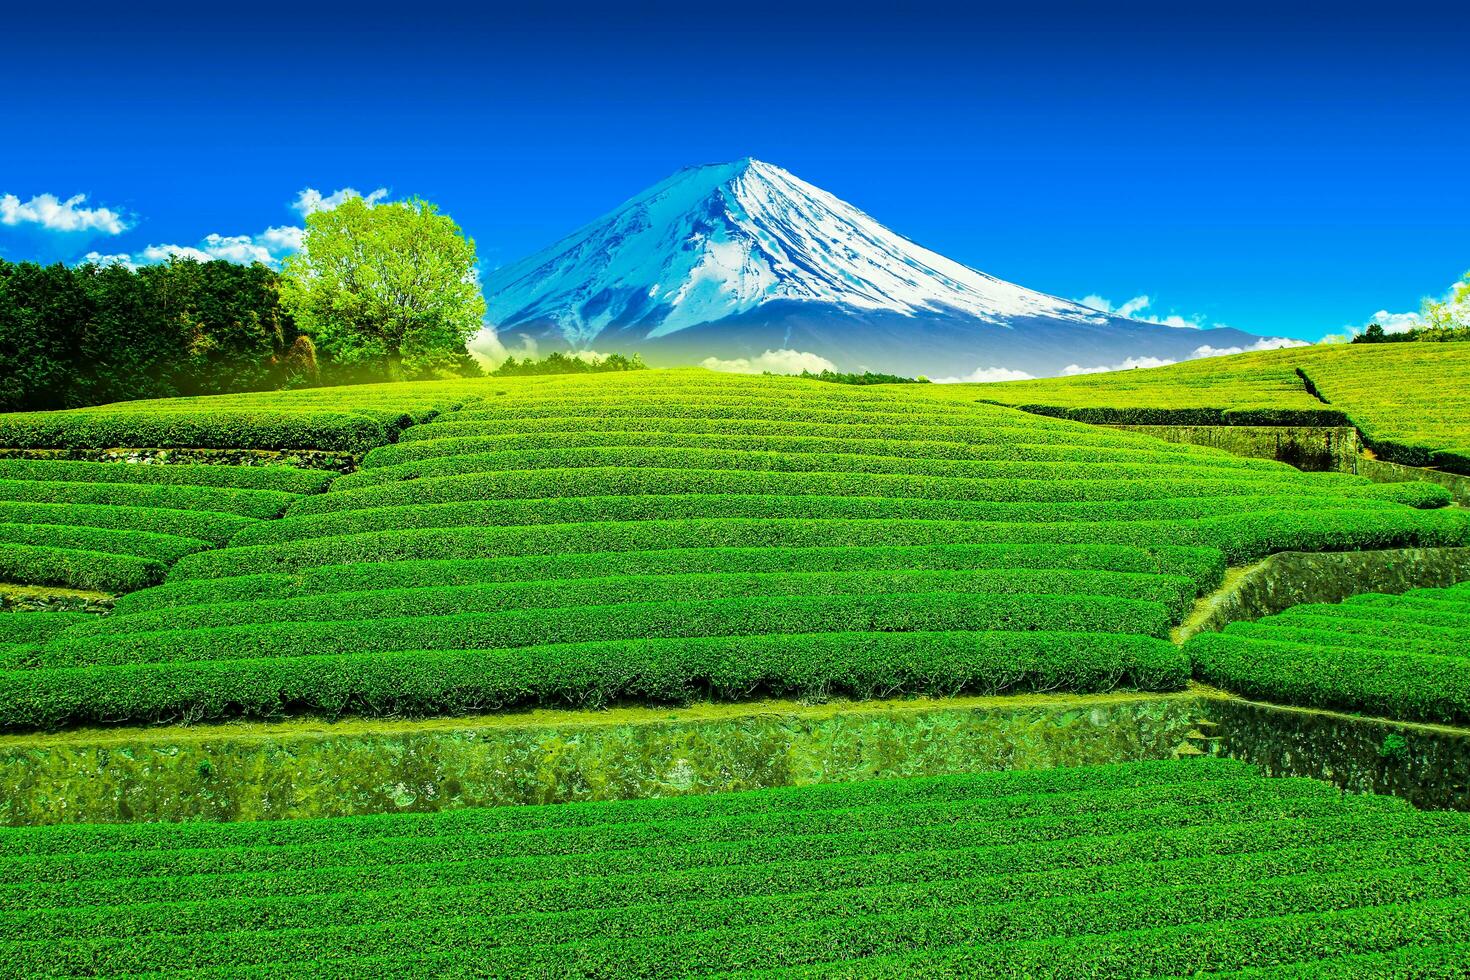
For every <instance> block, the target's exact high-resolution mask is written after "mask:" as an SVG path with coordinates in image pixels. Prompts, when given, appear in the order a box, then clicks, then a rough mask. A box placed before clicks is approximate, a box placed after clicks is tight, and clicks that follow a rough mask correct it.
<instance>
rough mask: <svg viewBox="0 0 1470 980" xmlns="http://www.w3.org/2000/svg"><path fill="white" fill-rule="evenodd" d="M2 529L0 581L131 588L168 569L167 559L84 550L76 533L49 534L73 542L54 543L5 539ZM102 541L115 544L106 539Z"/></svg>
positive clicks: (142, 585)
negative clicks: (59, 544)
mask: <svg viewBox="0 0 1470 980" xmlns="http://www.w3.org/2000/svg"><path fill="white" fill-rule="evenodd" d="M5 530H6V529H5V528H4V527H3V526H0V582H24V583H26V584H28V585H58V586H62V587H64V588H68V589H82V590H84V591H87V592H131V591H133V590H134V589H145V588H147V587H148V586H150V585H154V584H155V583H158V582H161V581H163V576H164V574H165V573H166V572H167V571H168V565H167V563H166V562H165V561H163V560H159V559H157V558H143V557H138V556H136V555H127V554H115V553H112V552H102V551H87V550H85V548H84V547H83V544H85V542H82V541H80V540H79V539H78V538H77V537H75V536H66V535H52V538H51V539H52V540H57V539H60V540H64V541H67V542H69V543H71V544H73V545H75V547H56V546H50V545H44V544H34V545H33V544H21V543H19V542H17V541H15V540H6V539H5V535H4V532H5ZM94 543H96V542H94ZM101 543H102V544H105V545H106V546H108V547H117V545H114V544H113V543H112V542H111V541H107V540H105V539H104V541H102V542H101ZM201 543H202V542H201Z"/></svg>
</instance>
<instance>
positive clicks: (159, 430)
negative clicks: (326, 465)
mask: <svg viewBox="0 0 1470 980" xmlns="http://www.w3.org/2000/svg"><path fill="white" fill-rule="evenodd" d="M400 427H401V425H399V424H397V423H396V422H395V423H394V424H385V422H384V421H383V420H381V419H375V418H373V417H371V416H369V415H366V414H357V413H352V412H346V411H339V412H333V411H320V412H306V411H302V412H286V411H272V410H262V411H233V412H229V411H210V410H206V409H200V410H192V411H191V410H187V409H178V410H169V409H164V410H159V411H155V412H149V413H143V412H121V411H111V410H108V409H90V410H89V409H80V410H78V411H75V412H65V413H54V412H46V413H40V412H37V413H17V414H13V415H0V444H3V445H5V446H15V447H20V448H33V449H110V448H113V447H117V446H140V447H148V448H153V449H167V448H171V447H175V446H178V447H200V448H206V449H208V448H219V449H328V450H331V449H340V450H346V451H349V452H365V451H367V450H368V449H371V448H373V447H374V446H380V445H382V444H384V443H386V442H390V441H392V438H393V434H394V433H395V432H396V431H397V430H398V428H400Z"/></svg>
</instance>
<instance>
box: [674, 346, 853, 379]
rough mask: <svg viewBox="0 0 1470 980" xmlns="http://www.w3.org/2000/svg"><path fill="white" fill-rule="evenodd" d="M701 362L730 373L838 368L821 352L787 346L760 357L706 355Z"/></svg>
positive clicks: (832, 369) (790, 371)
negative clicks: (720, 357) (729, 357)
mask: <svg viewBox="0 0 1470 980" xmlns="http://www.w3.org/2000/svg"><path fill="white" fill-rule="evenodd" d="M700 364H701V365H703V366H704V367H707V368H709V369H710V370H711V371H725V372H727V373H730V374H763V373H765V372H767V371H769V372H770V373H772V374H800V373H801V372H803V371H811V372H812V373H813V374H817V373H820V372H822V371H836V370H837V365H836V364H833V363H832V362H831V361H829V360H827V359H826V358H825V357H822V356H821V355H820V354H813V353H811V352H810V351H801V350H788V349H785V348H783V349H781V350H768V351H766V352H765V353H764V354H761V355H760V356H759V357H736V358H732V359H731V360H728V361H722V360H720V359H719V358H718V357H706V358H705V359H704V360H703V361H700Z"/></svg>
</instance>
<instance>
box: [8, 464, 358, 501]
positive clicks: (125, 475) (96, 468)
mask: <svg viewBox="0 0 1470 980" xmlns="http://www.w3.org/2000/svg"><path fill="white" fill-rule="evenodd" d="M336 475H337V474H335V473H332V472H329V471H326V470H305V469H297V468H296V467H293V466H218V465H212V464H207V463H170V464H168V465H166V466H164V465H150V464H145V463H91V462H83V461H80V460H69V459H0V480H7V481H8V480H49V481H54V482H59V483H127V484H139V485H142V484H149V485H153V484H158V485H165V486H187V487H233V488H236V489H240V490H275V491H278V492H281V493H288V494H309V493H320V492H321V491H323V490H325V489H326V487H327V484H328V483H330V482H331V480H332V478H333V477H334V476H336Z"/></svg>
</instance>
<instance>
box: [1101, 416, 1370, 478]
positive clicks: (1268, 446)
mask: <svg viewBox="0 0 1470 980" xmlns="http://www.w3.org/2000/svg"><path fill="white" fill-rule="evenodd" d="M1107 428H1110V429H1126V430H1128V431H1129V432H1141V433H1143V434H1144V435H1149V436H1153V437H1154V438H1155V439H1163V440H1164V441H1165V442H1182V443H1188V444H1190V445H1193V446H1209V447H1211V448H1213V449H1220V450H1224V451H1225V452H1227V453H1231V454H1233V455H1235V456H1250V457H1253V458H1256V459H1275V460H1279V461H1281V462H1283V463H1290V464H1291V465H1292V466H1295V467H1296V468H1297V469H1300V470H1311V471H1313V472H1319V471H1328V470H1335V471H1337V472H1341V473H1356V472H1357V469H1356V466H1357V460H1358V450H1359V441H1358V430H1357V429H1355V428H1353V427H1352V426H1350V425H1347V426H1333V425H1131V424H1129V425H1122V424H1110V425H1108V426H1107Z"/></svg>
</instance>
